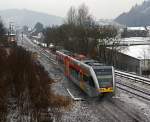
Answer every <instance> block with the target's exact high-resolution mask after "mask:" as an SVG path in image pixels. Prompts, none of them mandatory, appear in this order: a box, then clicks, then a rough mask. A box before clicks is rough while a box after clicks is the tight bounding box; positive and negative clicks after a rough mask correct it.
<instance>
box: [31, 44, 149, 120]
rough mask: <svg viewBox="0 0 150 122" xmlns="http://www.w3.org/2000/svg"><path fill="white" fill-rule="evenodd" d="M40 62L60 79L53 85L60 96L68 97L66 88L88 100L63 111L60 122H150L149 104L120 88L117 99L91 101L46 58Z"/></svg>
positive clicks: (53, 76)
mask: <svg viewBox="0 0 150 122" xmlns="http://www.w3.org/2000/svg"><path fill="white" fill-rule="evenodd" d="M28 48H29V47H28ZM40 62H41V63H42V64H43V66H44V67H45V68H46V70H47V71H48V72H49V73H50V76H51V77H52V78H54V79H55V78H56V77H58V78H61V80H60V82H56V83H55V84H53V90H54V91H55V92H56V93H57V94H60V95H64V96H68V93H67V91H66V88H69V89H70V90H71V93H73V95H74V96H76V97H82V98H85V99H86V100H85V101H78V102H73V105H72V107H71V108H70V110H68V111H66V110H64V111H63V114H62V116H61V119H60V120H59V121H61V122H65V121H68V122H76V121H80V122H82V121H89V122H98V121H101V122H106V121H107V122H112V121H113V122H116V121H121V122H122V121H130V122H134V121H142V122H143V121H144V122H148V121H149V120H150V103H146V102H144V101H142V100H140V99H137V98H135V97H134V96H132V95H129V94H128V93H125V92H123V91H121V90H119V89H117V91H116V98H114V99H110V100H107V99H94V98H88V97H87V96H86V95H85V94H84V93H83V92H82V91H80V89H79V88H78V87H76V86H75V85H74V84H73V83H72V82H71V81H69V80H67V79H65V77H64V76H63V74H62V73H60V72H59V69H57V67H56V66H54V65H53V64H52V63H50V62H49V61H47V60H46V58H44V57H41V58H40ZM56 69H57V70H56Z"/></svg>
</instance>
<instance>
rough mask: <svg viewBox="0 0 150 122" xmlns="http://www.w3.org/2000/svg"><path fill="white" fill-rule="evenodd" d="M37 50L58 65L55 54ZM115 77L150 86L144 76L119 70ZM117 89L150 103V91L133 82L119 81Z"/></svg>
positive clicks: (149, 82) (149, 80) (38, 48)
mask: <svg viewBox="0 0 150 122" xmlns="http://www.w3.org/2000/svg"><path fill="white" fill-rule="evenodd" d="M36 49H37V50H38V52H39V53H40V54H41V55H42V56H43V57H45V59H47V60H48V61H50V62H51V63H53V64H55V65H56V64H57V63H56V60H55V59H56V57H55V55H54V54H51V53H50V52H48V51H46V50H44V49H43V48H41V47H39V46H37V47H36ZM115 75H116V76H119V77H123V78H126V79H128V80H132V81H135V82H139V83H142V84H144V85H149V86H150V79H148V78H145V77H142V76H138V75H135V74H131V73H127V72H123V71H119V70H115ZM116 87H117V88H119V89H121V90H123V91H126V92H128V93H130V94H133V95H135V96H138V97H140V98H143V99H145V100H148V101H150V90H148V89H144V88H142V87H138V86H136V85H134V84H132V82H130V83H128V84H127V83H125V82H121V81H119V82H116Z"/></svg>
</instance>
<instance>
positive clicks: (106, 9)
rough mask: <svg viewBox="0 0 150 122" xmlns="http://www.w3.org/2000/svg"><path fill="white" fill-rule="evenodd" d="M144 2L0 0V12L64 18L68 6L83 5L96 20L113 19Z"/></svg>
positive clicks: (119, 0)
mask: <svg viewBox="0 0 150 122" xmlns="http://www.w3.org/2000/svg"><path fill="white" fill-rule="evenodd" d="M142 1H144V0H0V10H3V9H9V8H18V9H23V8H25V9H30V10H35V11H40V12H44V13H48V14H53V15H57V16H62V17H65V16H66V13H67V11H68V9H69V8H70V6H75V7H78V6H79V5H80V4H82V3H85V5H87V6H88V7H89V10H90V13H91V14H92V15H93V16H94V17H95V18H96V19H113V18H115V17H117V16H118V15H119V14H120V13H122V12H124V11H125V12H126V11H128V10H129V9H130V8H131V7H132V6H133V5H135V4H136V3H137V4H141V3H142Z"/></svg>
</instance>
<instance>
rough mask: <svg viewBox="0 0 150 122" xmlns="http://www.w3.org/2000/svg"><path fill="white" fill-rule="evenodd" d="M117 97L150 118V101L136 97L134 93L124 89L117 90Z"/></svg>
mask: <svg viewBox="0 0 150 122" xmlns="http://www.w3.org/2000/svg"><path fill="white" fill-rule="evenodd" d="M117 92H118V94H117V97H118V98H119V99H120V100H121V101H123V102H125V103H127V104H128V105H130V106H132V107H133V108H136V109H138V110H139V111H141V113H143V114H144V115H145V116H147V118H148V119H149V120H150V102H144V101H142V100H140V99H137V98H135V97H134V96H133V95H131V94H128V93H126V92H124V91H121V90H120V91H119V90H118V91H117Z"/></svg>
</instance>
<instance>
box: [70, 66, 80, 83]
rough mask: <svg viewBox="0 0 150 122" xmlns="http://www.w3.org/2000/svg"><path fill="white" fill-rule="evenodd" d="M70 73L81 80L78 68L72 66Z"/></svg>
mask: <svg viewBox="0 0 150 122" xmlns="http://www.w3.org/2000/svg"><path fill="white" fill-rule="evenodd" d="M70 74H71V76H72V77H74V78H75V79H77V80H79V72H78V71H77V70H76V69H74V68H72V67H70Z"/></svg>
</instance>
